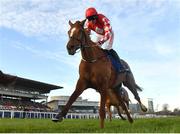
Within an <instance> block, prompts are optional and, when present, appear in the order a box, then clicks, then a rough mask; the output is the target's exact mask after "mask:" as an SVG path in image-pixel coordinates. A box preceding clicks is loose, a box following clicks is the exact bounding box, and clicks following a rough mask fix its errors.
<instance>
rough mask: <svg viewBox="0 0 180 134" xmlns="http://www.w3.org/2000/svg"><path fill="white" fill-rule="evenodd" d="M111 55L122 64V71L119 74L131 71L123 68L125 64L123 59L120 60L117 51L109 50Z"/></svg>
mask: <svg viewBox="0 0 180 134" xmlns="http://www.w3.org/2000/svg"><path fill="white" fill-rule="evenodd" d="M109 54H110V55H111V56H112V57H113V58H114V59H115V60H116V61H117V62H118V63H119V64H120V69H119V71H118V72H119V73H121V72H126V71H129V69H127V68H125V67H124V66H123V64H122V63H121V59H120V58H119V56H118V54H117V53H116V51H115V50H113V49H111V50H109Z"/></svg>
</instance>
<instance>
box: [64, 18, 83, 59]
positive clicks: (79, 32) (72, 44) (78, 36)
mask: <svg viewBox="0 0 180 134" xmlns="http://www.w3.org/2000/svg"><path fill="white" fill-rule="evenodd" d="M85 21H86V20H83V21H76V22H75V23H74V24H73V23H72V22H71V21H69V25H70V29H69V31H68V36H69V41H68V43H67V51H68V53H69V54H70V55H74V54H75V53H76V50H78V49H80V48H82V45H83V44H85V36H86V35H85V30H84V23H85Z"/></svg>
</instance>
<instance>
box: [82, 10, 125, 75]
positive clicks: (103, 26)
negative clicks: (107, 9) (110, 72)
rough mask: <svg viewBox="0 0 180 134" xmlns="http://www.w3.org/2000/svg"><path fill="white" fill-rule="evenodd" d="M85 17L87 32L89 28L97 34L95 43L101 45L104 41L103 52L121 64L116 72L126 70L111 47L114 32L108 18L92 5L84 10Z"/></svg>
mask: <svg viewBox="0 0 180 134" xmlns="http://www.w3.org/2000/svg"><path fill="white" fill-rule="evenodd" d="M86 19H87V20H88V21H87V22H86V26H85V27H86V28H87V31H88V32H89V34H90V31H91V30H93V31H94V32H96V33H97V34H98V38H97V45H98V46H102V45H103V44H104V43H105V44H106V45H105V46H104V49H105V52H107V54H109V55H111V56H112V57H113V58H114V59H115V60H116V61H117V62H119V63H120V65H121V67H120V69H119V71H118V72H124V71H126V69H125V68H124V67H123V65H122V64H121V61H120V58H119V56H118V54H117V53H116V51H114V50H113V49H112V45H113V39H114V32H113V30H112V27H111V25H110V21H109V19H108V18H107V17H106V16H104V15H103V14H99V13H97V11H96V9H95V8H93V7H91V8H88V9H87V10H86Z"/></svg>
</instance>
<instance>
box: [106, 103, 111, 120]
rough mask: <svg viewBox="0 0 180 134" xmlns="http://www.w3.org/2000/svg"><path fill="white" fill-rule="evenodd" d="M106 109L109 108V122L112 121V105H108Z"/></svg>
mask: <svg viewBox="0 0 180 134" xmlns="http://www.w3.org/2000/svg"><path fill="white" fill-rule="evenodd" d="M106 108H107V112H108V115H109V121H112V113H111V109H110V108H111V106H110V104H106Z"/></svg>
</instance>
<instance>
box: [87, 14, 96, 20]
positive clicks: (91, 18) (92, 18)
mask: <svg viewBox="0 0 180 134" xmlns="http://www.w3.org/2000/svg"><path fill="white" fill-rule="evenodd" d="M97 18H98V16H97V15H93V16H89V17H87V19H88V20H89V21H91V20H96V19H97Z"/></svg>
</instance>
